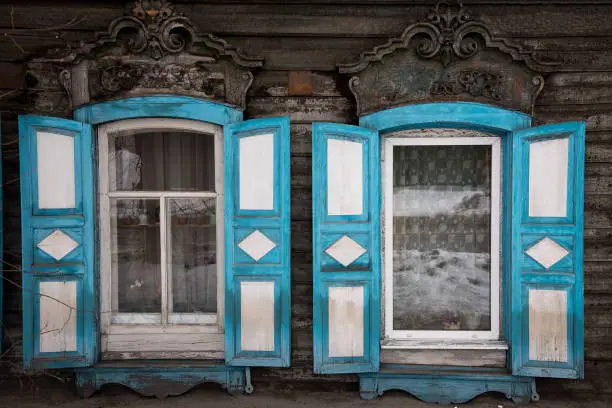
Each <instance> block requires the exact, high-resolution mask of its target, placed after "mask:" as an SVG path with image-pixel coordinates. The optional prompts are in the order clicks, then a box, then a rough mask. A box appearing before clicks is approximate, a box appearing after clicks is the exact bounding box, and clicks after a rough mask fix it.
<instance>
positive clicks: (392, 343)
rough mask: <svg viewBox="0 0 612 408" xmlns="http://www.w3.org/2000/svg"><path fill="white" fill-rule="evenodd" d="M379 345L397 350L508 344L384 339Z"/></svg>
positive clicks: (491, 347)
mask: <svg viewBox="0 0 612 408" xmlns="http://www.w3.org/2000/svg"><path fill="white" fill-rule="evenodd" d="M380 347H381V348H384V349H397V350H444V349H448V350H508V344H507V343H506V342H505V341H500V340H497V341H494V340H480V341H457V340H394V339H385V340H383V341H382V342H381V344H380Z"/></svg>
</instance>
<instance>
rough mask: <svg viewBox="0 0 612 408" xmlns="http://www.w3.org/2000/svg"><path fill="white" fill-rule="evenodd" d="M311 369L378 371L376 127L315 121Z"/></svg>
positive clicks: (378, 282)
mask: <svg viewBox="0 0 612 408" xmlns="http://www.w3.org/2000/svg"><path fill="white" fill-rule="evenodd" d="M312 138H313V157H312V189H313V192H312V194H313V241H314V242H313V280H314V293H313V297H314V299H313V301H314V306H313V307H314V322H313V323H314V339H313V341H314V370H315V372H316V373H362V372H375V371H378V367H379V354H380V352H379V337H380V307H381V306H380V223H379V218H380V215H379V208H380V203H379V201H380V187H379V183H380V174H379V173H380V170H379V169H380V156H379V137H378V132H376V131H373V130H369V129H364V128H359V127H356V126H350V125H341V124H332V123H314V124H313V126H312Z"/></svg>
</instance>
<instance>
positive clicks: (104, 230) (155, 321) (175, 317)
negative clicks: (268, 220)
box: [97, 118, 225, 351]
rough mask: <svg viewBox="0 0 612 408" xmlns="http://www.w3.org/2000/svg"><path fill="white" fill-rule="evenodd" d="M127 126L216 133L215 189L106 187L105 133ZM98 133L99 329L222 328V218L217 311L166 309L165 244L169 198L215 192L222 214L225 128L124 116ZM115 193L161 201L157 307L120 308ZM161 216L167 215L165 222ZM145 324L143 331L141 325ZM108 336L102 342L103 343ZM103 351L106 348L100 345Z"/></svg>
mask: <svg viewBox="0 0 612 408" xmlns="http://www.w3.org/2000/svg"><path fill="white" fill-rule="evenodd" d="M129 130H141V131H172V130H188V131H192V132H196V133H202V137H213V138H214V159H215V191H214V192H208V191H207V192H168V191H115V192H110V191H109V175H110V170H111V169H110V166H109V160H108V157H109V138H110V137H112V136H110V135H111V134H113V133H118V132H122V131H129ZM97 135H98V139H97V140H98V195H99V235H100V245H99V251H100V305H101V326H102V327H101V328H102V333H103V334H105V333H106V334H132V333H133V334H149V333H153V334H155V333H159V334H162V333H168V332H177V333H194V332H195V333H203V334H205V333H223V328H224V325H223V322H224V305H225V296H224V294H225V283H224V268H223V265H224V248H223V242H224V239H223V231H224V222H223V221H222V222H217V223H216V226H217V231H216V238H217V312H216V313H170V312H169V311H170V309H171V308H172V279H171V274H170V273H169V264H168V260H167V255H168V253H167V248H169V247H170V239H171V236H170V233H169V228H168V227H169V222H170V220H169V218H168V216H167V212H168V210H167V208H166V207H167V199H171V198H206V197H216V198H217V200H216V218H217V220H224V211H223V201H224V200H223V129H222V127H221V126H217V125H214V124H211V123H206V122H198V121H193V120H186V119H171V118H139V119H126V120H120V121H116V122H111V123H108V124H104V125H101V126H100V127H98V129H97ZM113 198H122V199H130V198H132V199H146V198H154V199H158V200H159V201H160V249H161V259H160V266H161V268H160V269H161V311H160V312H161V313H118V312H117V309H118V305H117V299H116V296H114V294H116V293H117V290H118V288H117V286H116V285H117V277H116V276H111V275H112V274H115V273H116V271H115V272H113V273H112V274H111V271H112V264H111V242H112V241H111V238H112V237H111V217H110V201H111V199H113ZM162 220H165V222H163V221H162ZM143 329H144V331H143ZM106 343H107V342H103V344H106ZM103 351H106V350H103Z"/></svg>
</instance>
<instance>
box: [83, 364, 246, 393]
mask: <svg viewBox="0 0 612 408" xmlns="http://www.w3.org/2000/svg"><path fill="white" fill-rule="evenodd" d="M245 370H246V369H245V368H242V367H230V366H225V365H222V364H210V365H203V364H193V363H190V362H184V361H181V362H175V363H170V364H169V363H164V362H160V363H157V364H156V362H152V361H146V362H143V361H137V362H132V363H114V364H113V363H106V364H104V365H100V366H94V367H91V368H77V369H75V370H74V372H75V384H76V388H77V392H78V394H79V395H80V396H81V397H82V398H89V397H91V396H92V395H93V393H94V392H95V391H96V390H99V389H100V388H101V387H102V386H103V385H106V384H120V385H123V386H125V387H128V388H131V389H132V390H134V391H136V392H138V393H139V394H141V395H144V396H147V397H157V398H165V397H168V396H174V395H180V394H184V393H185V392H187V391H189V390H190V389H192V388H193V387H195V386H197V385H199V384H202V383H206V382H214V383H218V384H220V385H221V387H223V388H224V389H226V390H227V391H228V392H229V393H230V394H241V393H243V392H244V391H245V385H246V384H245Z"/></svg>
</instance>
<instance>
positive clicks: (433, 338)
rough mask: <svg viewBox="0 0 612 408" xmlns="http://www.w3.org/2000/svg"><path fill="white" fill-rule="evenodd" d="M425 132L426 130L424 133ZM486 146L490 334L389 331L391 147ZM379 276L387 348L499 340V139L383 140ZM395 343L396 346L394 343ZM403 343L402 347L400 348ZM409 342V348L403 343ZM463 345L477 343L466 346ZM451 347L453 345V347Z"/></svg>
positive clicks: (390, 314)
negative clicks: (488, 151) (488, 152)
mask: <svg viewBox="0 0 612 408" xmlns="http://www.w3.org/2000/svg"><path fill="white" fill-rule="evenodd" d="M424 132H427V130H424ZM452 145H490V146H491V150H492V152H491V153H492V154H491V156H492V157H491V330H487V331H467V330H466V331H459V330H394V329H393V244H392V243H393V148H394V147H395V146H452ZM382 147H383V160H382V163H381V167H382V169H381V170H382V184H383V186H382V188H383V234H382V235H383V248H384V249H383V274H384V279H383V280H384V282H383V285H384V311H383V313H384V322H385V324H384V342H383V346H384V345H385V343H386V344H387V345H388V347H389V348H429V347H428V343H429V345H430V346H431V345H434V346H435V347H434V348H457V347H460V348H464V347H463V346H462V345H461V344H462V343H463V344H464V345H465V348H478V347H475V346H474V345H477V344H479V343H478V342H482V341H490V342H493V341H497V340H499V327H500V321H501V315H500V277H501V264H500V252H501V241H500V232H501V192H502V190H501V138H500V137H482V136H474V137H401V136H389V137H386V138H383V146H382ZM398 341H399V343H398ZM402 342H403V344H402ZM406 342H411V343H413V344H412V345H410V344H408V343H406ZM466 342H477V343H472V344H471V345H470V344H466ZM453 343H455V344H453Z"/></svg>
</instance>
